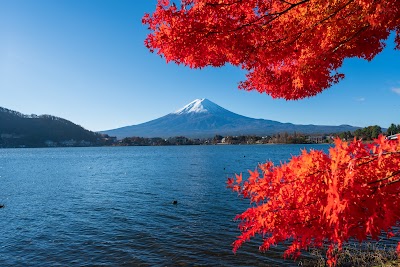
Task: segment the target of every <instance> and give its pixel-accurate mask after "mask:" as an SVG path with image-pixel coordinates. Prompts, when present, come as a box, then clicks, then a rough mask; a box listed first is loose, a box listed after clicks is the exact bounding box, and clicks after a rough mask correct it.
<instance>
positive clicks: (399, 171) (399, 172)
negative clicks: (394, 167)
mask: <svg viewBox="0 0 400 267" xmlns="http://www.w3.org/2000/svg"><path fill="white" fill-rule="evenodd" d="M399 174H400V170H398V171H395V172H393V173H392V175H390V176H388V177H385V178H382V179H379V180H376V181H372V182H369V183H368V184H369V185H370V184H376V183H380V182H383V181H386V180H389V179H390V178H392V177H394V176H396V175H399ZM388 184H391V183H388ZM384 186H385V185H384ZM378 187H379V186H378Z"/></svg>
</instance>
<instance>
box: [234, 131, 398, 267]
mask: <svg viewBox="0 0 400 267" xmlns="http://www.w3.org/2000/svg"><path fill="white" fill-rule="evenodd" d="M399 137H400V136H399ZM228 187H230V188H232V189H233V190H234V191H237V192H238V193H239V194H240V195H241V196H243V197H244V198H248V199H250V201H251V203H252V205H251V207H250V208H249V209H247V210H246V211H245V212H243V213H242V214H240V215H238V216H237V217H236V219H237V220H240V221H241V222H240V225H239V228H240V231H241V235H240V236H239V237H238V239H237V240H236V241H235V242H234V251H236V250H237V249H238V248H239V247H240V246H241V245H242V244H243V243H244V242H246V241H248V240H250V238H252V237H253V236H255V235H261V236H262V237H263V244H262V245H261V246H260V250H263V251H264V250H268V249H269V247H270V246H271V245H274V244H277V243H279V242H283V241H288V242H290V243H291V245H290V246H289V247H288V248H287V250H286V251H285V253H284V256H285V257H287V256H293V257H295V258H296V257H297V256H299V255H300V251H301V250H302V249H307V248H309V247H322V246H328V251H327V258H328V264H329V265H330V266H332V265H335V255H334V253H333V251H334V249H336V248H337V249H339V250H340V249H341V248H342V245H343V244H344V243H345V242H347V241H349V240H350V239H356V240H358V241H360V242H361V241H363V240H366V239H367V237H372V238H374V239H377V238H378V236H379V235H380V234H381V233H382V231H384V232H386V233H387V234H388V236H389V237H392V236H394V235H398V234H399V231H398V230H396V229H393V227H398V226H400V195H399V192H400V139H398V140H387V139H385V137H384V136H380V137H379V138H378V139H376V140H374V142H373V143H371V144H364V143H362V142H361V141H360V140H354V141H352V142H350V143H347V142H342V141H341V140H340V139H337V140H336V142H335V147H332V148H330V149H329V155H328V154H325V153H324V152H323V151H316V150H311V151H310V152H307V151H306V150H304V151H302V154H301V155H300V156H295V157H293V158H292V159H291V160H290V161H289V162H288V163H285V164H281V165H280V166H274V165H273V163H272V162H267V163H265V164H261V165H259V168H258V169H257V170H256V171H254V172H250V177H249V178H248V180H247V181H242V176H241V175H237V176H236V179H229V180H228ZM397 251H398V253H399V255H400V243H399V245H398V247H397Z"/></svg>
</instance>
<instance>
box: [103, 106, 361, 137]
mask: <svg viewBox="0 0 400 267" xmlns="http://www.w3.org/2000/svg"><path fill="white" fill-rule="evenodd" d="M358 128H359V127H354V126H350V125H339V126H329V125H313V124H309V125H297V124H293V123H282V122H278V121H274V120H267V119H254V118H250V117H246V116H243V115H239V114H237V113H234V112H231V111H229V110H227V109H225V108H223V107H221V106H219V105H217V104H215V103H214V102H212V101H210V100H208V99H206V98H201V99H196V100H194V101H192V102H190V103H189V104H187V105H185V106H184V107H182V108H180V109H178V110H176V111H175V112H172V113H169V114H167V115H165V116H162V117H160V118H157V119H154V120H150V121H148V122H144V123H141V124H137V125H130V126H124V127H120V128H116V129H111V130H106V131H101V133H105V134H108V135H111V136H116V137H117V138H118V139H122V138H125V137H132V136H140V137H163V138H168V137H173V136H186V137H189V138H208V137H213V136H215V135H217V134H218V135H272V134H277V133H284V132H288V133H294V132H298V133H303V134H329V133H338V132H343V131H354V130H356V129H358Z"/></svg>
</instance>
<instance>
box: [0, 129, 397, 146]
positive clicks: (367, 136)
mask: <svg viewBox="0 0 400 267" xmlns="http://www.w3.org/2000/svg"><path fill="white" fill-rule="evenodd" d="M397 133H400V124H399V125H395V124H391V125H390V127H389V128H388V129H387V130H386V131H383V130H382V128H381V127H380V126H377V125H374V126H368V127H365V128H360V129H357V130H356V131H354V132H349V131H348V132H342V133H336V134H335V133H333V134H324V135H318V134H314V135H306V134H302V133H296V132H295V133H287V132H284V133H278V134H273V135H267V136H257V135H239V136H222V135H215V136H214V137H212V138H193V139H192V138H188V137H185V136H176V137H169V138H161V137H154V138H147V137H137V136H134V137H126V138H123V139H122V140H117V138H116V137H110V136H108V135H101V134H97V135H96V139H95V140H90V141H87V140H75V139H66V140H61V141H60V140H57V141H53V140H50V139H46V138H45V136H43V137H41V138H38V139H41V140H45V141H42V142H27V141H26V140H25V139H26V138H29V137H24V136H22V135H19V136H18V135H13V134H5V133H2V134H0V148H39V147H99V146H179V145H256V144H330V143H333V141H334V139H335V138H336V137H339V138H340V139H342V140H344V141H349V140H352V139H354V138H357V139H362V140H363V141H365V142H369V141H371V140H373V139H375V138H377V137H378V136H379V135H380V134H387V135H392V134H397ZM28 140H30V139H28Z"/></svg>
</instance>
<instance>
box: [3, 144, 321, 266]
mask: <svg viewBox="0 0 400 267" xmlns="http://www.w3.org/2000/svg"><path fill="white" fill-rule="evenodd" d="M304 147H305V145H259V146H179V147H100V148H49V149H2V150H0V182H1V183H0V188H1V191H0V192H1V194H0V203H2V204H5V205H6V206H5V208H3V209H0V218H1V220H0V266H282V265H286V266H293V265H296V264H295V263H294V262H293V261H291V260H288V261H283V260H282V259H281V253H282V248H281V247H279V246H278V247H276V248H273V249H271V251H269V252H268V253H266V254H261V253H259V252H258V245H259V243H257V242H250V243H249V244H246V245H244V246H243V247H242V248H241V249H240V250H239V252H238V253H237V254H236V255H234V254H233V253H232V251H231V249H232V248H231V243H232V242H233V241H234V240H235V236H237V235H238V234H239V232H238V230H237V224H236V223H235V222H233V220H232V219H233V218H234V216H235V215H236V214H238V213H240V212H242V211H244V210H245V209H246V207H247V205H248V202H246V201H243V200H240V199H239V198H238V197H237V195H236V194H235V193H233V192H231V191H230V190H228V189H226V179H227V177H230V176H232V175H233V173H239V172H246V170H247V169H254V168H255V167H256V165H257V163H262V162H264V161H265V160H267V159H270V160H273V161H275V162H276V163H278V162H279V161H284V160H287V159H288V158H290V156H291V155H297V154H299V152H300V149H301V148H304ZM307 147H308V148H310V146H307ZM314 147H315V148H317V149H326V148H327V146H323V145H320V146H314ZM173 200H177V201H178V204H177V205H173V204H172V201H173Z"/></svg>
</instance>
